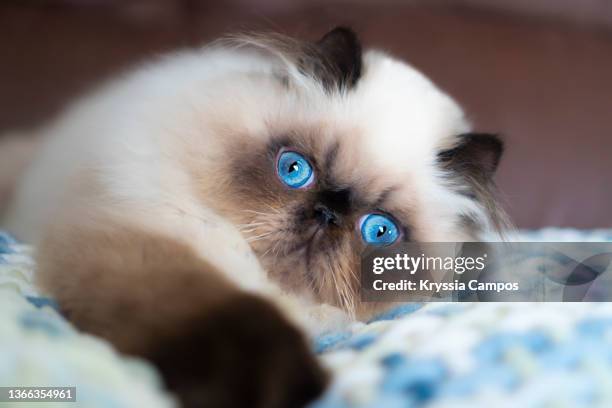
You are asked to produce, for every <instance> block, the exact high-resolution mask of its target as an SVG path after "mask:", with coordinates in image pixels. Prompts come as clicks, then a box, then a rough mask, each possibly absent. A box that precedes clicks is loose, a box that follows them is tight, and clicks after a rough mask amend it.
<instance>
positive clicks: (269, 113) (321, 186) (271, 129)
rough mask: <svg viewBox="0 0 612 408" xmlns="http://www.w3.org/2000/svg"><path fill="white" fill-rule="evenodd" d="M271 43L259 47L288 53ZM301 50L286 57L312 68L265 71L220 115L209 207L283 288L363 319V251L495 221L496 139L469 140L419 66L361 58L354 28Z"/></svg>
mask: <svg viewBox="0 0 612 408" xmlns="http://www.w3.org/2000/svg"><path fill="white" fill-rule="evenodd" d="M275 41H276V42H272V43H263V47H264V48H265V47H271V46H274V47H275V48H274V49H273V51H274V52H285V53H287V52H288V51H287V49H288V48H290V47H286V48H283V46H282V45H283V44H280V45H279V44H278V41H279V40H278V38H277V39H275ZM271 44H272V45H271ZM309 47H315V48H308V50H309V52H308V53H307V56H308V57H304V56H301V55H300V54H299V52H298V53H297V54H296V55H293V56H292V54H286V55H288V56H287V57H286V58H285V59H287V60H292V61H295V64H296V65H295V66H294V68H295V67H297V68H296V70H297V72H298V73H299V72H302V74H303V73H304V72H305V73H307V76H305V77H300V78H297V79H296V78H294V77H292V75H298V74H296V73H295V72H294V73H293V74H292V73H291V70H287V71H283V72H284V73H280V74H279V73H273V74H272V75H270V77H271V78H268V79H265V78H264V79H262V78H259V79H258V80H254V81H251V82H249V84H248V85H245V86H243V87H242V88H247V90H246V91H245V90H244V89H243V90H242V91H241V92H242V93H241V94H240V95H233V97H234V98H237V99H241V100H242V101H243V103H242V104H238V106H236V104H235V103H234V106H233V108H232V111H233V112H234V113H233V114H231V115H230V114H226V116H225V117H228V115H229V116H231V117H233V118H237V119H236V121H237V122H238V123H235V124H232V125H227V126H224V129H223V131H224V132H226V138H225V143H224V144H223V145H224V154H223V157H224V160H223V161H222V165H221V167H220V168H219V173H218V174H220V176H219V180H218V183H219V185H220V187H219V194H220V195H222V196H223V199H222V200H219V202H218V203H219V205H218V210H219V211H220V212H222V213H223V215H225V216H226V217H228V218H230V219H231V220H233V221H234V222H235V223H236V224H237V225H238V227H239V228H240V230H241V231H242V233H243V235H244V236H245V238H246V239H247V240H248V241H249V243H250V245H251V247H252V248H253V250H254V252H255V253H256V254H257V256H258V257H259V259H260V261H261V263H262V265H263V266H264V268H265V269H266V270H267V271H268V273H269V274H270V276H271V277H272V278H274V279H275V280H277V281H278V282H280V284H281V285H282V286H283V287H285V288H287V289H289V290H293V291H297V292H302V293H307V294H310V295H312V296H313V298H315V299H316V300H318V301H323V302H327V303H330V304H333V305H337V306H341V307H343V308H345V309H347V310H349V311H352V312H356V313H358V314H360V313H361V312H362V311H361V310H360V307H361V306H360V305H359V301H358V299H359V295H358V293H359V278H358V277H359V265H360V256H361V253H362V251H363V250H364V249H365V248H366V246H368V245H390V244H393V243H396V242H401V241H460V240H474V239H478V235H479V233H480V232H482V231H486V230H491V229H495V226H496V225H497V224H498V223H499V219H498V210H497V208H496V207H495V205H494V200H493V198H492V194H491V187H492V185H491V183H490V177H491V175H492V173H493V171H494V170H495V167H496V165H497V161H498V159H499V156H500V154H501V143H500V142H499V141H498V140H497V139H496V138H495V137H493V136H489V135H480V134H467V132H468V130H469V128H468V125H467V124H466V122H465V121H464V119H463V114H462V112H461V110H460V109H459V108H458V107H457V106H456V104H455V103H454V102H453V101H452V100H451V99H450V98H448V97H447V96H446V95H444V94H443V93H442V92H440V91H439V90H438V89H437V88H435V87H434V86H433V85H432V84H431V82H429V81H428V80H427V79H426V78H424V77H423V76H422V75H421V74H419V73H418V72H417V71H415V70H414V69H412V68H410V67H409V66H407V65H405V64H403V63H401V62H399V61H396V60H393V59H391V58H390V57H388V56H386V55H384V54H381V53H378V52H368V53H366V54H365V55H364V56H363V57H362V55H361V51H360V47H359V44H358V43H357V40H356V38H355V37H354V35H353V34H352V33H351V32H348V31H345V30H336V31H334V32H332V33H331V34H328V36H326V37H324V39H323V40H322V41H321V42H319V43H318V44H316V45H310V46H309ZM316 47H318V48H316ZM313 50H314V51H313ZM292 58H293V59H292ZM308 58H310V59H308ZM317 58H318V59H322V60H323V61H322V62H321V61H318V60H317V61H314V62H313V61H312V60H311V59H317ZM285 62H286V61H285ZM302 74H299V75H302ZM300 81H305V83H306V85H305V86H304V82H300ZM309 81H311V82H309ZM235 112H239V113H238V114H236V113H235ZM221 175H223V176H221Z"/></svg>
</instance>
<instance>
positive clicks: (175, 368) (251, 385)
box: [151, 294, 326, 408]
mask: <svg viewBox="0 0 612 408" xmlns="http://www.w3.org/2000/svg"><path fill="white" fill-rule="evenodd" d="M151 360H152V361H153V362H154V363H155V364H156V365H157V366H158V367H159V368H160V370H161V372H162V374H163V376H164V378H165V380H166V382H167V384H168V387H169V388H170V389H171V390H172V391H173V392H175V393H176V394H177V395H178V396H179V398H180V400H181V402H182V403H183V406H185V407H189V408H191V407H215V408H225V407H254V408H256V407H262V408H263V407H265V408H285V407H286V408H297V407H302V406H304V405H305V404H306V403H307V402H309V401H311V400H312V399H314V398H316V397H317V396H318V395H320V394H321V392H322V391H323V389H324V387H325V383H326V374H325V372H324V371H323V370H322V369H321V367H320V366H319V364H318V362H317V361H316V359H315V357H314V356H313V355H312V353H311V352H310V350H309V348H308V345H307V342H306V339H305V338H304V337H303V335H302V334H301V333H300V332H299V331H298V330H297V329H296V328H295V327H293V325H291V324H290V323H289V322H287V321H286V320H285V319H284V318H283V316H282V315H281V314H280V313H279V312H278V311H277V310H276V309H275V307H274V306H272V305H271V304H269V303H268V302H266V301H264V300H262V299H261V298H259V297H256V296H253V295H248V294H240V295H236V296H233V297H232V298H231V299H228V300H227V301H226V302H224V303H223V304H221V305H219V306H218V307H215V308H214V309H213V310H208V311H207V312H206V313H205V314H203V316H202V317H201V318H199V319H197V320H194V321H193V322H192V323H191V324H190V326H189V330H188V331H186V332H185V333H184V334H182V335H181V336H174V337H172V338H170V339H168V340H165V341H163V342H161V343H160V344H159V345H158V347H157V348H156V351H155V352H154V353H153V354H152V356H151Z"/></svg>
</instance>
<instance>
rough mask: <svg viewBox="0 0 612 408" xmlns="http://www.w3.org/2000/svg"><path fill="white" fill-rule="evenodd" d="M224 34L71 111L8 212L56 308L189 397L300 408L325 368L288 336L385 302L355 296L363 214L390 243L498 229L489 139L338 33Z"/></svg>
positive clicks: (409, 77)
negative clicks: (388, 229)
mask: <svg viewBox="0 0 612 408" xmlns="http://www.w3.org/2000/svg"><path fill="white" fill-rule="evenodd" d="M239 43H240V45H241V46H240V47H235V46H233V47H229V46H227V45H223V44H221V45H214V46H211V47H208V48H207V49H204V50H199V51H190V52H184V53H180V54H175V55H171V56H169V57H166V58H165V59H163V60H160V61H157V62H156V63H154V64H151V65H149V66H145V67H143V68H141V69H139V70H137V71H136V72H134V73H131V74H129V75H128V76H126V77H124V78H122V79H119V80H117V81H115V82H113V83H112V84H109V85H107V86H106V87H105V88H103V89H101V90H100V91H99V92H97V93H95V94H94V95H93V96H91V97H88V98H85V99H83V100H81V101H79V102H78V103H77V104H75V105H74V106H73V108H72V109H70V110H69V111H68V112H67V113H66V114H65V115H63V116H62V117H60V118H59V119H58V120H57V121H56V122H55V123H53V124H52V125H50V126H49V127H48V128H45V129H44V130H43V131H42V133H43V134H42V135H41V137H42V138H43V139H44V141H43V143H44V146H43V147H42V148H41V150H40V152H39V155H38V157H37V158H36V159H35V160H34V162H33V164H32V166H31V168H30V169H29V170H28V172H27V174H26V175H25V177H24V180H23V182H22V183H21V185H20V187H19V188H18V190H17V192H16V194H15V197H14V199H13V201H12V204H11V205H10V207H9V210H8V212H7V213H6V215H5V218H4V219H5V220H6V226H7V227H8V228H9V230H11V231H12V232H14V233H15V234H16V235H17V236H18V237H19V238H21V239H24V240H26V241H28V242H31V243H33V244H35V245H36V246H37V248H38V262H39V275H38V279H39V283H40V284H41V286H42V287H43V288H44V289H45V290H47V291H48V292H49V293H50V294H51V295H52V296H54V297H56V298H57V299H58V301H59V303H60V305H61V306H62V308H63V309H64V310H65V311H66V313H67V315H68V316H69V317H70V318H71V319H73V321H74V322H75V323H76V324H77V325H78V326H80V327H82V328H83V329H85V330H87V331H91V332H93V333H96V334H99V335H102V336H104V337H106V338H108V339H110V340H111V341H113V342H114V344H116V345H117V346H118V347H119V348H120V349H121V350H123V351H126V352H129V353H135V354H139V355H143V356H145V357H148V358H150V359H152V360H153V361H155V362H156V363H157V364H158V365H159V366H160V367H161V369H162V372H164V374H165V376H166V379H167V380H168V382H169V384H170V386H171V387H172V388H173V389H175V390H177V392H178V393H179V394H180V395H181V397H182V399H183V401H185V402H186V403H187V404H193V405H197V404H198V403H204V402H205V403H207V404H209V405H207V406H232V405H233V406H240V405H245V406H266V407H276V406H278V407H284V406H295V405H296V404H301V403H303V402H304V401H306V400H308V399H310V398H312V397H313V396H314V395H316V394H317V393H318V392H319V391H320V389H321V387H322V384H323V383H324V381H323V377H324V375H323V374H322V372H321V371H320V369H319V368H318V366H317V364H316V363H315V362H314V360H313V359H312V357H311V356H310V354H309V353H308V351H307V347H306V342H305V340H304V339H303V338H302V336H301V335H299V333H298V331H297V330H296V329H294V327H301V328H302V329H304V330H307V331H311V332H316V331H317V330H319V331H320V330H322V329H323V328H329V327H330V326H334V325H337V324H341V323H342V322H346V321H349V320H351V319H352V318H355V317H357V318H367V317H368V316H370V315H371V314H372V313H374V312H375V311H376V310H379V309H380V307H383V305H371V304H364V303H361V302H360V301H359V294H358V289H359V288H358V279H357V276H358V275H357V274H358V272H359V271H358V262H359V254H360V252H361V250H362V249H363V248H365V244H364V242H363V239H362V238H363V237H361V236H360V232H359V230H360V228H359V226H358V224H360V223H363V221H360V220H363V218H364V216H366V215H367V214H372V213H376V214H383V215H384V214H388V219H390V220H393V221H392V222H393V223H394V224H392V226H393V225H396V226H397V234H398V236H397V239H403V240H418V241H462V240H471V239H477V238H478V234H479V233H480V232H482V231H487V230H490V229H495V228H496V227H498V224H499V222H500V221H499V217H498V212H497V209H496V208H495V206H494V201H493V199H492V196H491V185H490V175H491V174H492V172H493V171H494V169H495V167H496V165H497V160H498V159H499V155H500V154H501V144H500V143H499V142H498V141H497V139H495V138H493V137H490V136H483V135H474V134H470V135H467V136H461V137H459V135H464V134H466V133H467V132H468V131H469V125H468V124H467V122H466V121H465V119H464V117H463V113H462V111H461V110H460V108H459V107H458V106H457V105H456V104H455V103H454V102H453V101H452V100H451V99H450V98H449V97H447V96H446V95H444V94H443V93H442V92H440V91H439V90H438V89H437V88H435V87H434V86H433V85H432V84H431V82H430V81H428V80H427V79H426V78H425V77H423V76H422V75H421V74H420V73H418V72H417V71H415V70H414V69H412V68H410V67H409V66H407V65H405V64H403V63H401V62H399V61H397V60H394V59H392V58H391V57H389V56H387V55H385V54H383V53H380V52H377V51H368V52H366V53H364V55H363V56H362V55H361V48H360V45H359V43H358V42H357V40H356V38H355V36H354V35H353V34H352V33H351V32H350V31H348V30H345V29H337V30H334V31H333V32H331V33H330V34H328V35H327V36H326V37H324V39H323V40H321V41H320V42H319V43H317V44H307V43H301V42H297V41H295V42H293V41H292V40H288V39H285V38H282V37H278V36H275V37H249V38H246V39H242V40H240V41H239ZM286 151H291V152H292V153H293V152H298V153H299V154H300V155H303V157H305V158H307V159H305V160H306V161H307V162H309V163H310V164H309V166H311V167H312V169H313V171H314V175H313V176H312V180H311V181H309V183H311V182H312V184H309V185H308V186H305V187H301V186H300V187H296V188H288V186H287V185H285V184H283V183H284V181H283V179H282V178H279V174H280V173H279V172H281V170H282V169H280V167H279V166H280V165H279V164H278V163H279V160H280V159H279V157H282V155H283V152H286ZM300 157H302V156H300ZM299 163H301V162H298V161H294V162H293V163H291V164H292V165H294V166H297V164H299ZM295 168H297V167H295ZM292 171H293V170H292ZM385 216H387V215H385ZM362 233H363V230H362ZM254 321H256V322H259V323H257V324H254V323H253V322H254ZM262 322H267V323H262ZM253 344H255V346H254V349H251V348H252V347H253ZM240 349H246V350H249V352H248V355H251V356H252V355H253V354H258V356H259V357H258V358H259V359H255V360H253V362H252V364H248V367H250V369H251V372H250V373H249V376H247V377H245V378H243V377H244V376H245V374H244V373H238V372H237V371H235V370H233V369H231V368H228V367H229V366H230V365H231V364H232V361H233V362H235V363H237V364H240V363H239V362H237V360H238V359H239V358H248V356H246V355H245V353H246V351H244V350H240ZM169 350H172V351H173V352H176V353H178V354H177V357H176V358H175V357H172V356H171V355H170V354H171V352H170V351H169ZM257 350H259V351H257ZM169 353H170V354H169ZM232 353H233V354H232ZM220 355H223V356H226V357H227V358H228V359H229V361H226V360H223V361H221V360H219V358H220V357H219V356H220ZM253 358H254V357H253ZM191 361H195V362H196V364H197V365H198V367H197V368H193V367H191V366H190V365H189V363H190V362H191ZM190 367H191V368H190ZM266 367H267V368H266ZM228 370H229V371H228ZM239 370H240V369H238V371H239ZM247 371H248V369H247ZM251 377H256V378H259V380H257V381H253V380H252V379H251ZM275 379H277V380H278V381H279V383H278V384H276V386H275V387H276V388H275V391H273V392H266V393H264V394H262V393H263V391H262V390H263V389H266V390H269V389H271V388H270V387H272V385H270V384H269V383H270V382H274V381H275ZM243 382H247V383H248V382H250V386H251V387H252V390H250V391H249V390H247V392H246V394H245V395H247V397H244V398H246V399H242V400H241V399H240V398H243V397H239V396H237V395H232V393H234V390H233V389H232V387H234V386H236V387H244V384H243ZM223 390H225V391H223ZM226 394H228V395H226Z"/></svg>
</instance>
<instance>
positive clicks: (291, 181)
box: [276, 151, 314, 188]
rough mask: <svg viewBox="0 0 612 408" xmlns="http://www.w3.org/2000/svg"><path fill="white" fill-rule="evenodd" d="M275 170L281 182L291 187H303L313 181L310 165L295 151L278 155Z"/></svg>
mask: <svg viewBox="0 0 612 408" xmlns="http://www.w3.org/2000/svg"><path fill="white" fill-rule="evenodd" d="M276 171H277V172H278V176H279V177H280V179H281V180H282V181H283V183H285V184H286V185H288V186H289V187H291V188H304V187H307V186H309V185H310V184H312V182H313V181H314V171H313V170H312V166H311V165H310V163H308V160H306V158H305V157H304V156H302V155H301V154H299V153H296V152H292V151H286V152H282V153H281V154H280V156H279V157H278V163H277V165H276Z"/></svg>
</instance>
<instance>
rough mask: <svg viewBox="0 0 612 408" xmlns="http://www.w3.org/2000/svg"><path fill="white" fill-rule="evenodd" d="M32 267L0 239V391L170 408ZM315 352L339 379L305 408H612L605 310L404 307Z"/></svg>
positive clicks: (603, 235) (581, 235)
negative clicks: (55, 297)
mask: <svg viewBox="0 0 612 408" xmlns="http://www.w3.org/2000/svg"><path fill="white" fill-rule="evenodd" d="M521 238H523V239H524V240H533V241H538V240H539V241H556V240H566V241H586V240H591V241H612V232H611V231H606V230H598V231H592V232H580V231H573V230H554V229H547V230H541V231H537V232H525V233H523V234H522V235H521ZM34 266H35V265H34V264H33V262H32V260H31V253H30V249H29V248H28V247H27V246H23V245H19V244H18V243H17V242H15V241H14V240H13V239H12V238H10V237H9V236H8V235H6V234H2V233H1V232H0V313H2V314H3V318H2V319H0V386H10V385H12V386H16V385H20V386H26V385H32V386H33V385H38V386H53V385H57V386H68V385H70V386H76V387H77V400H78V402H77V403H76V404H71V405H70V406H75V407H117V408H123V407H125V408H131V407H141V406H142V407H154V408H155V407H173V406H175V404H174V402H173V400H172V399H171V397H170V396H169V395H167V394H165V393H164V392H163V391H162V387H161V383H160V380H159V377H158V375H157V374H156V372H155V370H154V369H153V368H152V367H151V366H150V365H149V364H147V363H146V362H144V361H141V360H137V359H134V358H127V357H125V356H120V355H118V354H117V353H116V351H114V350H113V349H112V347H111V346H110V345H109V344H108V343H107V342H105V341H103V340H100V339H97V338H94V337H92V336H89V335H85V334H81V333H78V332H77V331H76V330H75V329H74V328H72V327H71V326H70V324H69V323H68V322H66V321H65V320H64V319H63V318H62V317H61V316H60V315H59V314H58V313H57V312H56V310H55V308H54V306H55V305H54V302H53V301H52V300H50V299H46V298H44V297H41V296H40V295H39V294H38V293H37V292H36V290H35V289H34V288H33V285H32V280H33V274H34ZM314 347H315V350H316V351H317V352H318V353H319V354H320V357H321V360H322V361H323V363H324V364H325V365H326V366H327V367H329V369H330V370H331V371H332V372H334V374H335V376H334V380H333V383H332V385H331V387H330V388H329V390H328V391H327V393H326V394H325V395H324V396H323V397H322V398H321V399H320V400H319V401H317V402H314V403H313V404H311V407H310V408H331V407H334V408H344V407H347V408H348V407H350V408H373V407H376V408H379V407H384V408H395V407H398V408H399V407H401V408H411V407H425V406H426V407H463V406H465V407H478V406H482V407H491V406H495V407H517V406H520V407H540V406H542V407H544V406H546V407H548V406H553V407H556V406H559V407H566V406H567V407H574V406H612V304H608V303H431V304H426V305H423V304H404V305H401V306H398V307H397V308H394V309H392V310H390V311H389V312H387V313H385V314H383V315H381V316H378V317H377V318H376V319H374V320H373V321H371V322H368V323H367V324H354V325H353V326H352V327H351V328H350V329H349V330H347V331H343V332H337V333H329V334H326V335H324V336H321V337H320V338H318V339H315V340H314ZM47 404H48V405H49V407H53V406H58V405H56V404H52V403H47ZM2 406H3V405H2V403H0V407H2ZM45 406H47V405H45Z"/></svg>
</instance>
